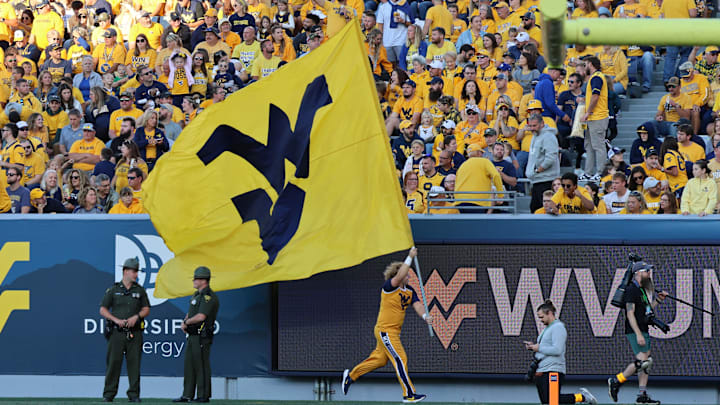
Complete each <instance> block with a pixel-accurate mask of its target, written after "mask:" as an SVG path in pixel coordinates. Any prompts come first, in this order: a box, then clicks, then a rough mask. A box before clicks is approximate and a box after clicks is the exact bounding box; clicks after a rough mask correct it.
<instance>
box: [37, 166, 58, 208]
mask: <svg viewBox="0 0 720 405" xmlns="http://www.w3.org/2000/svg"><path fill="white" fill-rule="evenodd" d="M58 180H59V179H58V172H57V171H56V170H54V169H47V170H45V173H44V174H43V177H42V180H40V190H42V191H44V192H45V196H47V197H50V198H54V199H56V200H58V201H62V199H63V198H62V187H60V184H59V181H58Z"/></svg>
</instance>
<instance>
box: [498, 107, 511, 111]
mask: <svg viewBox="0 0 720 405" xmlns="http://www.w3.org/2000/svg"><path fill="white" fill-rule="evenodd" d="M499 110H500V111H508V110H509V108H507V107H500V108H499Z"/></svg>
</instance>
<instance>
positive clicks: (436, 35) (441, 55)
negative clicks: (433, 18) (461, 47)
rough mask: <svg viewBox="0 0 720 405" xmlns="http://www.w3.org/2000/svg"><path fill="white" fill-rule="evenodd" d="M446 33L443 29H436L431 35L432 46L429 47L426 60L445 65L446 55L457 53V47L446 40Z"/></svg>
mask: <svg viewBox="0 0 720 405" xmlns="http://www.w3.org/2000/svg"><path fill="white" fill-rule="evenodd" d="M445 35H446V31H445V29H444V28H443V27H435V28H433V30H432V34H431V35H430V45H428V47H427V53H426V55H425V59H426V60H427V61H428V62H430V61H434V60H437V61H440V62H441V63H442V64H443V65H444V64H445V54H446V53H448V52H455V45H454V44H453V43H452V42H450V41H448V40H446V39H445Z"/></svg>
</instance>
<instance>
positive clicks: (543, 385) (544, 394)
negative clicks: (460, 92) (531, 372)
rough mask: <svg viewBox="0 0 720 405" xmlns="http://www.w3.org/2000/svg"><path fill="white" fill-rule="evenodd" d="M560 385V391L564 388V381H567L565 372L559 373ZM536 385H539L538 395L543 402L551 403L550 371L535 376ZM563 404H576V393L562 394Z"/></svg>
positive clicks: (561, 401) (560, 401) (561, 400)
mask: <svg viewBox="0 0 720 405" xmlns="http://www.w3.org/2000/svg"><path fill="white" fill-rule="evenodd" d="M558 375H559V378H558V380H560V381H559V383H560V384H559V387H558V391H560V390H561V389H562V385H563V382H565V374H563V373H558ZM535 386H536V387H537V392H538V397H539V398H540V403H541V404H549V403H550V373H542V375H541V376H537V375H536V376H535ZM558 402H559V403H561V404H574V403H575V394H560V400H559V401H558Z"/></svg>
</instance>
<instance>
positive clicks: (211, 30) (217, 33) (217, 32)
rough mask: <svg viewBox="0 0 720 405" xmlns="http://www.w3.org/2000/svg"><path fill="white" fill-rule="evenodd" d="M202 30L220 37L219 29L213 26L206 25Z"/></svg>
mask: <svg viewBox="0 0 720 405" xmlns="http://www.w3.org/2000/svg"><path fill="white" fill-rule="evenodd" d="M205 15H207V14H205ZM204 31H205V32H212V33H213V34H215V35H216V36H217V37H218V38H220V31H218V29H217V28H215V27H207V28H205V30H204Z"/></svg>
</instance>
